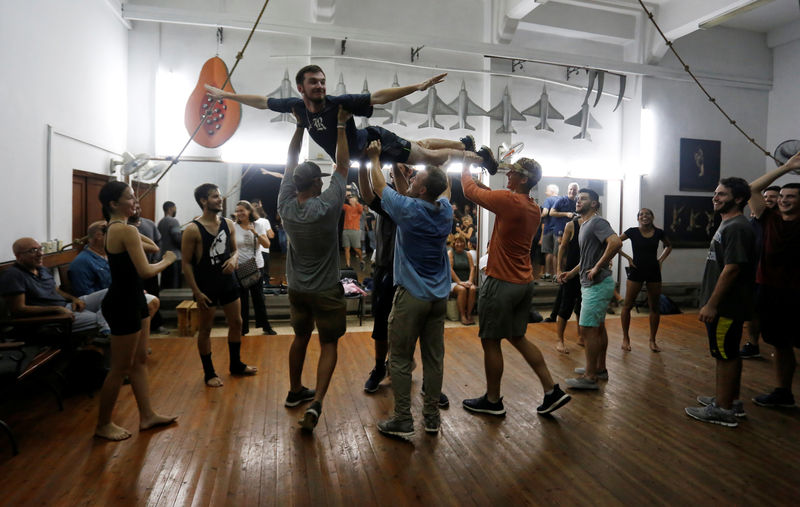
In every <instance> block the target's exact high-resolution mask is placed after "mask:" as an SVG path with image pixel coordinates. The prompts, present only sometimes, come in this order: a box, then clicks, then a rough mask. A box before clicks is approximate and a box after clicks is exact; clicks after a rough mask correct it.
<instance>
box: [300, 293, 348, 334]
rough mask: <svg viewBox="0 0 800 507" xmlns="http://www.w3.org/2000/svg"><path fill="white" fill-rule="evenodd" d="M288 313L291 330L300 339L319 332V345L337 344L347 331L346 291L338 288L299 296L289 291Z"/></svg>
mask: <svg viewBox="0 0 800 507" xmlns="http://www.w3.org/2000/svg"><path fill="white" fill-rule="evenodd" d="M289 312H290V314H291V322H292V329H294V333H295V334H296V335H298V336H308V335H310V334H311V332H312V331H314V324H316V326H317V331H319V341H320V342H324V343H331V342H335V341H336V340H338V339H339V338H341V336H342V335H343V334H344V333H345V331H346V330H347V304H346V302H345V299H344V289H343V288H342V285H341V284H339V283H337V284H336V287H334V288H332V289H328V290H323V291H318V292H300V291H297V290H292V289H291V287H290V288H289Z"/></svg>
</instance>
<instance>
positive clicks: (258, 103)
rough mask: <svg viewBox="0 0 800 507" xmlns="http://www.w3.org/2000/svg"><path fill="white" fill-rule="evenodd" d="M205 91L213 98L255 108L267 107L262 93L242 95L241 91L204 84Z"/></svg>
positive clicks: (265, 98)
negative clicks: (230, 90)
mask: <svg viewBox="0 0 800 507" xmlns="http://www.w3.org/2000/svg"><path fill="white" fill-rule="evenodd" d="M205 86H206V91H208V93H209V94H210V95H211V96H212V97H214V98H215V99H230V100H234V101H236V102H240V103H242V104H244V105H246V106H250V107H255V108H256V109H269V106H268V105H267V97H265V96H263V95H244V94H241V93H233V92H226V91H225V90H222V89H220V88H217V87H215V86H211V85H208V84H207V85H205Z"/></svg>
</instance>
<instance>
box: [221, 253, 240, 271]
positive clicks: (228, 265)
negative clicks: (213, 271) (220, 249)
mask: <svg viewBox="0 0 800 507" xmlns="http://www.w3.org/2000/svg"><path fill="white" fill-rule="evenodd" d="M237 265H238V262H236V261H234V259H233V257H228V260H226V261H225V262H223V263H222V274H223V275H230V274H231V273H233V272H234V271H236V266H237Z"/></svg>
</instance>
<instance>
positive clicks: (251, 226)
mask: <svg viewBox="0 0 800 507" xmlns="http://www.w3.org/2000/svg"><path fill="white" fill-rule="evenodd" d="M247 230H248V231H250V232H253V233H255V232H256V226H255V224H254V223H253V222H250V223H249V224H248V225H247Z"/></svg>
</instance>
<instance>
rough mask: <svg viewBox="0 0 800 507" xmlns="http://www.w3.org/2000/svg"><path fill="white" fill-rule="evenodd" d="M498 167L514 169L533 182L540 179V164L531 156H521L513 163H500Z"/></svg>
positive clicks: (507, 169)
mask: <svg viewBox="0 0 800 507" xmlns="http://www.w3.org/2000/svg"><path fill="white" fill-rule="evenodd" d="M500 169H505V170H506V171H514V172H516V173H519V174H521V175H523V176H525V177H526V178H528V179H529V180H530V181H533V182H535V183H536V182H538V181H539V180H540V179H542V166H541V165H540V164H539V162H537V161H535V160H533V159H532V158H525V157H523V158H521V159H519V160H517V161H516V162H514V163H513V164H500Z"/></svg>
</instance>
